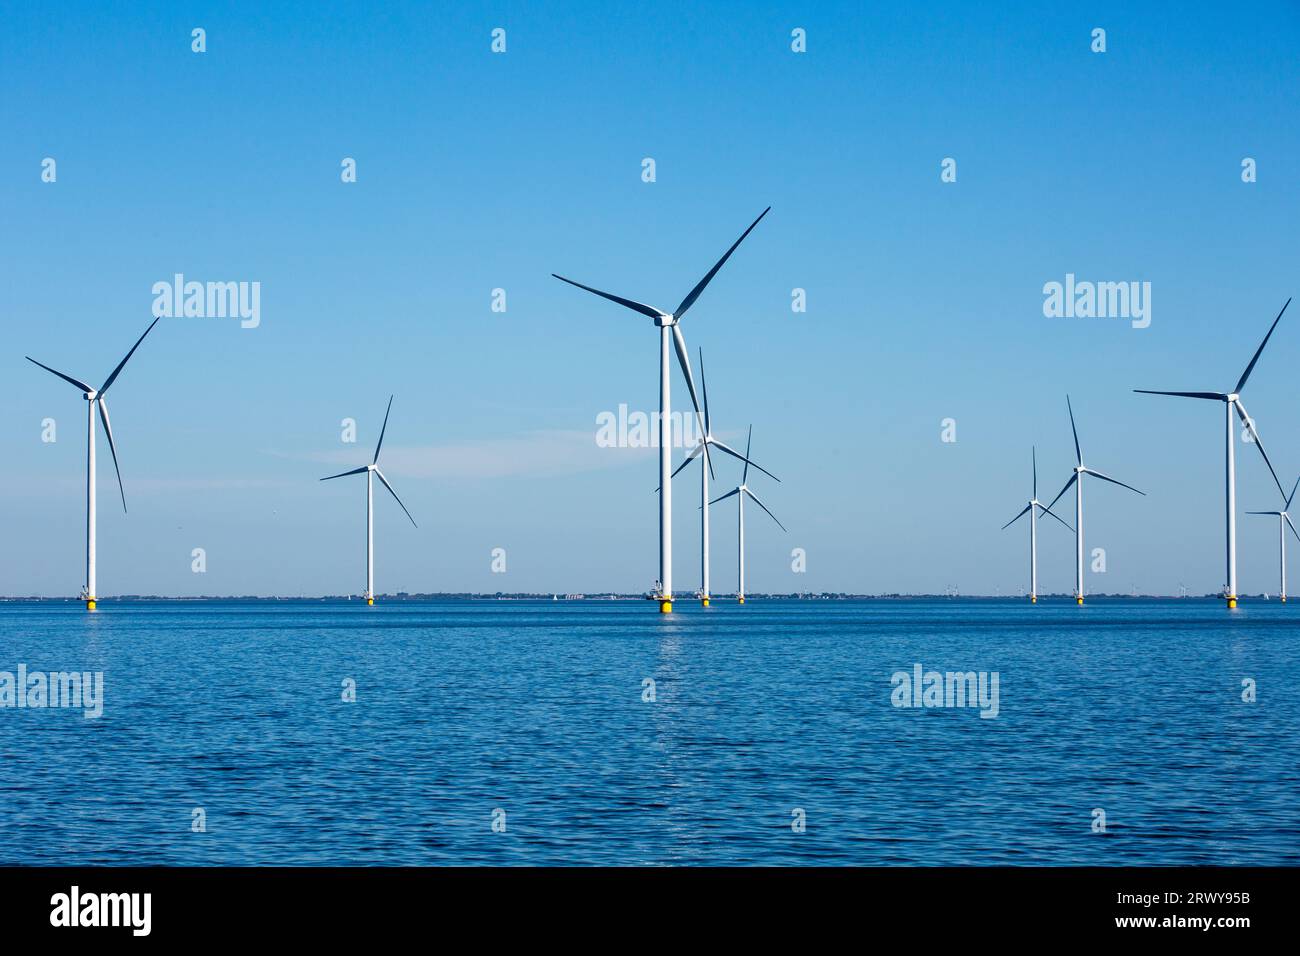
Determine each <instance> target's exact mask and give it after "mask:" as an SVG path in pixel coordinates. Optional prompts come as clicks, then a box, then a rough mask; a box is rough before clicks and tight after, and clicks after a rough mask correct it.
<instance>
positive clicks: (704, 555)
mask: <svg viewBox="0 0 1300 956" xmlns="http://www.w3.org/2000/svg"><path fill="white" fill-rule="evenodd" d="M699 356H700V391H701V392H703V393H704V396H703V397H704V437H703V438H701V439H700V442H699V444H697V445H696V446H695V448H694V449H692V451H691V453H690V454H689V455H687V456H686V460H685V461H683V462H682V463H681V464H680V465H678V466H677V471H674V472H673V473H672V474H671V475H670V476H669V477H670V478H676V477H677V475H678V473H679V472H680V471H681V470H682V469H683V468H685V467H686V466H687V465H689V464H690V463H691V462H692V461H694V460H695V459H696V458H698V457H700V455H701V453H703V455H704V462H702V463H701V465H700V603H701V604H703V605H704V606H705V607H708V606H709V597H710V591H709V471H710V470H711V469H712V467H713V462H712V461H710V460H709V447H710V446H713V447H716V448H718V449H721V450H722V451H724V452H726V453H727V454H728V455H731V456H732V457H733V458H738V459H740V460H741V461H743V462H745V464H746V465H753V466H754V467H755V468H757V469H758V470H759V471H761V472H762V473H763V474H765V475H767V476H768V477H769V478H771V479H772V480H773V481H780V480H781V479H780V478H777V477H776V475H774V474H772V473H771V472H770V471H768V470H767V469H766V468H764V467H763V466H762V465H760V464H758V463H757V462H751V461H750V460H749V459H748V457H747V456H745V455H742V454H741V453H740V452H738V451H736V450H735V449H734V448H732V447H731V446H730V445H728V444H726V443H725V442H723V441H720V440H718V439H717V438H715V437H713V418H712V416H711V415H710V414H709V383H708V381H707V380H706V379H705V377H704V350H703V349H700V350H699ZM706 464H707V465H708V467H707V468H706V467H705V465H706Z"/></svg>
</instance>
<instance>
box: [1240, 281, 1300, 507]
mask: <svg viewBox="0 0 1300 956" xmlns="http://www.w3.org/2000/svg"><path fill="white" fill-rule="evenodd" d="M1287 301H1288V302H1289V301H1290V300H1289V299H1288V300H1287ZM1234 404H1235V405H1236V406H1237V417H1239V418H1240V419H1241V422H1242V424H1243V425H1245V426H1246V430H1247V431H1249V432H1250V433H1251V434H1252V435H1254V436H1255V447H1256V448H1258V449H1259V453H1260V454H1261V455H1263V456H1264V464H1266V465H1268V473H1269V474H1270V475H1272V476H1273V484H1275V485H1277V492H1278V494H1280V495H1281V496H1282V500H1283V501H1285V500H1286V489H1285V488H1283V487H1282V482H1281V481H1279V480H1278V477H1277V472H1276V471H1274V470H1273V463H1272V462H1271V461H1269V460H1268V452H1266V451H1265V450H1264V443H1263V442H1262V441H1261V440H1260V437H1259V432H1258V431H1257V430H1256V429H1255V422H1254V421H1253V420H1252V419H1251V417H1250V415H1248V414H1247V413H1246V406H1245V405H1243V404H1241V400H1240V399H1238V400H1237V401H1236V402H1235V403H1234Z"/></svg>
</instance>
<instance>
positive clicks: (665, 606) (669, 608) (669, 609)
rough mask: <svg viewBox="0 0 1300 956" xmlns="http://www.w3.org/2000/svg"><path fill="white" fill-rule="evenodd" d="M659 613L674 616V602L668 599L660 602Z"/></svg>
mask: <svg viewBox="0 0 1300 956" xmlns="http://www.w3.org/2000/svg"><path fill="white" fill-rule="evenodd" d="M659 613H660V614H672V613H673V602H672V601H669V600H667V599H665V600H662V601H660V602H659Z"/></svg>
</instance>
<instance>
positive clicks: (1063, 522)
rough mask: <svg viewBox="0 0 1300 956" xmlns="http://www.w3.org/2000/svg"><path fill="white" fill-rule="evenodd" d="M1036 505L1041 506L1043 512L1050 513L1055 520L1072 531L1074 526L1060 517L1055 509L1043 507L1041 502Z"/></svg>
mask: <svg viewBox="0 0 1300 956" xmlns="http://www.w3.org/2000/svg"><path fill="white" fill-rule="evenodd" d="M1038 507H1039V508H1042V510H1043V513H1044V514H1049V515H1051V516H1052V517H1053V518H1055V519H1056V520H1057V521H1059V522H1061V524H1063V525H1065V527H1066V528H1068V529H1069V530H1070V531H1071V532H1073V531H1074V526H1073V525H1072V524H1070V523H1069V522H1068V521H1066V520H1065V519H1064V518H1062V517H1061V516H1060V515H1058V514H1057V513H1056V512H1055V511H1053V510H1052V509H1050V508H1047V507H1044V506H1043V505H1042V504H1039V506H1038Z"/></svg>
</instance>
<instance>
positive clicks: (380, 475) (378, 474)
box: [375, 468, 420, 528]
mask: <svg viewBox="0 0 1300 956" xmlns="http://www.w3.org/2000/svg"><path fill="white" fill-rule="evenodd" d="M375 477H376V478H378V479H379V480H380V481H382V482H383V483H384V487H385V488H387V489H388V493H389V494H390V495H392V496H393V499H394V500H395V501H396V502H397V503H398V504H399V505H402V499H401V498H398V497H397V492H395V491H394V490H393V486H392V485H390V484H389V483H388V479H387V478H385V477H384V473H383V472H382V471H380V470H379V469H378V468H376V469H375ZM402 510H403V511H406V505H402ZM406 517H408V518H411V513H410V512H409V511H406ZM411 524H413V525H415V527H417V528H418V527H420V526H419V525H418V524H415V519H414V518H411Z"/></svg>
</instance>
